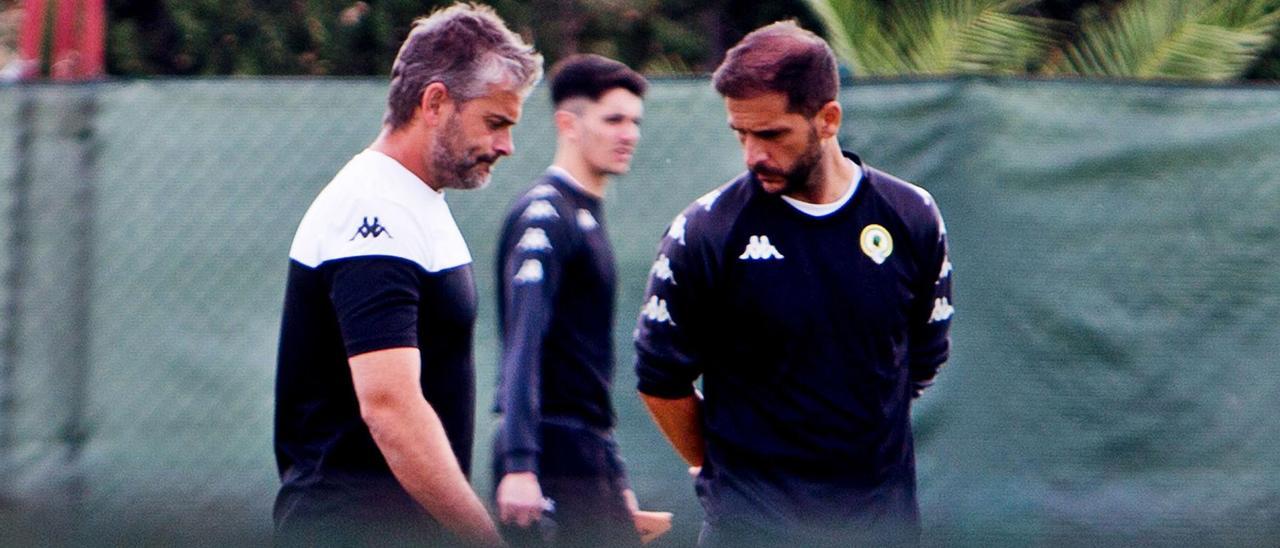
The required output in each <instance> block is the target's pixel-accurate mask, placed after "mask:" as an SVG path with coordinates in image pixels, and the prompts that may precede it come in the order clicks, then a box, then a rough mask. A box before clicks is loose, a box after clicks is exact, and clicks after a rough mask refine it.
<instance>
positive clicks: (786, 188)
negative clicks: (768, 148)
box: [751, 127, 822, 195]
mask: <svg viewBox="0 0 1280 548" xmlns="http://www.w3.org/2000/svg"><path fill="white" fill-rule="evenodd" d="M821 161H822V145H821V144H819V143H818V130H817V129H815V128H813V127H810V128H809V142H808V146H806V147H805V151H804V154H801V155H800V157H799V158H796V163H795V165H793V166H791V169H789V170H787V171H785V172H784V171H781V170H775V169H770V168H767V167H765V166H762V165H757V166H752V168H751V172H752V173H755V174H756V176H757V177H758V176H760V175H772V176H775V177H782V178H783V179H784V180H785V181H786V183H785V184H784V185H783V186H782V191H781V194H784V195H787V194H797V193H804V192H805V191H807V190H808V189H809V188H811V187H812V186H813V185H812V183H813V181H810V180H809V179H810V177H812V176H813V170H815V169H817V167H818V163H819V162H821Z"/></svg>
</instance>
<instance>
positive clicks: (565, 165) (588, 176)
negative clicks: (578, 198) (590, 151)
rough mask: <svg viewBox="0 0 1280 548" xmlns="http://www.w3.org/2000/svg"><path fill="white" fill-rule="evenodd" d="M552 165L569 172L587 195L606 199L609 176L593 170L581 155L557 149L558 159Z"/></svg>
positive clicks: (564, 149)
mask: <svg viewBox="0 0 1280 548" xmlns="http://www.w3.org/2000/svg"><path fill="white" fill-rule="evenodd" d="M551 165H554V166H556V167H558V168H560V169H563V170H565V171H568V172H569V175H572V176H573V179H574V180H576V181H578V183H579V184H581V185H582V189H583V190H586V191H587V194H590V195H592V196H595V197H596V198H604V191H605V188H607V187H608V186H609V176H608V175H606V174H604V173H600V172H599V171H596V170H594V169H591V168H590V167H589V166H588V164H587V162H586V160H583V159H582V155H581V154H574V153H571V152H569V151H568V150H566V147H560V148H558V149H556V157H555V160H553V161H552V162H551Z"/></svg>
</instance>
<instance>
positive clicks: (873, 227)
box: [858, 224, 893, 264]
mask: <svg viewBox="0 0 1280 548" xmlns="http://www.w3.org/2000/svg"><path fill="white" fill-rule="evenodd" d="M858 241H859V242H860V243H861V245H862V252H863V253H865V254H866V255H867V256H868V257H870V258H871V260H873V261H875V262H876V264H884V261H885V259H888V258H889V255H892V254H893V236H890V235H889V231H888V230H885V228H884V227H883V226H880V225H877V224H869V225H867V227H866V228H864V229H862V235H861V236H859V237H858Z"/></svg>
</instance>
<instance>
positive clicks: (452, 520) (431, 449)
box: [365, 400, 501, 546]
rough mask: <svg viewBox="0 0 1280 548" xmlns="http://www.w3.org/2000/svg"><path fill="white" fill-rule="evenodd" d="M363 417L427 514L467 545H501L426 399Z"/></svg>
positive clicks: (400, 477) (404, 484)
mask: <svg viewBox="0 0 1280 548" xmlns="http://www.w3.org/2000/svg"><path fill="white" fill-rule="evenodd" d="M397 407H398V408H397ZM365 421H366V422H367V423H368V425H369V431H370V433H371V434H372V435H373V439H374V441H375V442H376V443H377V444H378V449H379V450H381V451H382V454H383V456H384V457H385V458H386V459H387V464H388V466H390V467H391V472H392V473H393V474H395V477H396V479H397V480H399V482H400V484H401V485H402V486H403V487H404V488H405V490H406V491H408V492H409V494H410V495H412V496H413V498H414V499H415V500H417V501H418V503H419V504H421V505H422V506H423V508H426V510H427V512H428V513H430V514H431V515H432V516H433V517H435V518H436V520H437V521H439V522H440V523H441V524H443V525H444V526H445V527H446V528H448V529H449V530H450V531H452V532H453V533H454V534H455V535H457V536H458V537H460V538H461V539H463V540H464V541H465V542H467V543H469V544H475V545H480V546H497V545H500V544H501V540H500V539H499V537H498V532H497V530H496V528H495V527H494V525H493V521H492V520H491V519H490V518H489V514H488V512H487V511H486V510H485V508H484V505H483V504H481V502H480V499H479V498H478V497H476V495H475V492H474V491H472V489H471V485H470V484H469V483H468V482H467V479H466V476H464V475H463V474H462V468H461V467H460V466H459V465H458V461H457V459H456V458H455V457H454V455H453V450H452V449H451V448H450V446H449V439H448V437H446V436H445V432H444V427H443V426H442V425H441V423H440V418H439V417H438V416H437V415H436V413H435V411H434V410H433V409H432V408H431V406H430V405H429V404H428V403H427V402H426V401H425V400H419V401H409V402H405V403H401V404H398V405H391V406H388V407H387V408H385V409H382V410H380V411H376V412H373V413H371V414H369V415H368V416H367V417H366V419H365Z"/></svg>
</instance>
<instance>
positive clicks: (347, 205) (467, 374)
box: [275, 150, 476, 511]
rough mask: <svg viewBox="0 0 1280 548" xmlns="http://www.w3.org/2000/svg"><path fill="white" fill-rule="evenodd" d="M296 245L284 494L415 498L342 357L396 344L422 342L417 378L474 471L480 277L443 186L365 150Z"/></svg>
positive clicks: (285, 360)
mask: <svg viewBox="0 0 1280 548" xmlns="http://www.w3.org/2000/svg"><path fill="white" fill-rule="evenodd" d="M289 258H290V261H289V281H288V286H287V288H286V290H285V302H284V317H283V321H282V324H281V334H280V351H279V361H278V369H277V377H276V414H275V453H276V462H277V464H278V466H279V472H280V479H281V481H282V483H283V485H282V486H281V490H280V498H281V499H284V498H286V497H294V498H298V497H301V498H309V499H324V500H326V501H331V504H330V505H331V506H335V507H336V508H338V509H339V510H338V511H340V509H341V506H342V504H343V503H350V502H351V501H354V500H356V499H361V500H367V499H370V497H369V496H368V495H369V492H370V491H382V492H389V493H390V495H391V496H390V497H388V499H394V500H399V501H405V503H406V504H412V500H411V499H409V498H408V497H407V496H405V495H407V494H406V493H404V492H403V489H402V488H400V486H399V484H398V483H397V482H396V481H395V478H394V477H393V476H392V475H391V471H390V469H389V468H388V467H387V462H386V460H385V459H384V458H383V456H382V453H381V452H380V451H379V450H378V447H377V445H376V444H375V443H374V441H373V438H372V437H371V436H370V434H369V429H368V427H367V426H366V425H365V423H364V421H363V419H361V416H360V407H359V403H358V401H357V399H356V393H355V390H354V388H353V386H352V380H351V369H350V366H349V365H348V361H347V359H348V357H350V356H355V355H358V354H363V353H366V352H371V351H375V350H382V349H387V348H396V347H417V348H419V349H421V354H422V377H421V384H422V390H423V392H424V394H425V396H426V399H427V401H428V403H430V404H431V406H432V408H433V409H434V410H435V412H436V413H437V414H438V415H439V417H440V421H441V422H442V423H443V425H444V429H445V433H446V434H447V436H448V438H449V442H450V445H451V446H452V449H453V452H454V455H455V456H456V457H457V459H458V462H459V463H460V464H461V465H462V469H463V471H464V472H466V471H467V470H468V469H469V465H470V460H471V443H472V428H473V421H474V412H475V409H474V407H475V372H474V365H473V362H472V349H471V338H472V327H473V325H474V322H475V314H476V301H475V284H474V281H473V279H472V273H471V256H470V254H469V252H468V251H467V247H466V244H465V242H463V240H462V234H461V233H460V232H459V231H458V228H457V225H456V224H455V223H454V220H453V217H452V215H451V214H450V212H449V206H448V205H447V204H446V203H445V201H444V196H443V194H442V193H439V192H436V191H434V190H432V189H431V188H430V187H428V186H427V185H426V184H424V183H423V182H422V181H421V180H420V179H418V178H417V177H416V176H414V175H413V174H412V173H411V172H409V171H408V170H406V169H405V168H404V167H403V166H401V165H400V164H399V163H398V162H396V161H395V160H393V159H391V158H390V157H388V156H385V155H383V154H381V153H379V152H374V151H369V150H366V151H364V152H362V153H360V154H359V155H357V156H356V157H355V158H353V159H352V160H351V161H350V162H349V163H348V164H347V165H346V167H344V168H343V169H342V171H340V172H339V173H338V174H337V176H335V177H334V179H333V181H332V182H330V183H329V185H328V186H327V187H325V189H324V190H323V191H322V192H321V193H320V195H319V196H318V197H317V198H316V200H315V202H313V203H312V205H311V207H310V209H308V211H307V213H306V215H305V216H304V217H303V219H302V222H301V224H300V225H299V227H298V232H297V235H296V236H295V237H294V241H293V246H292V248H291V249H290V252H289ZM312 502H314V501H312ZM290 504H292V503H290ZM303 506H310V507H315V506H316V505H300V506H299V507H303ZM278 507H280V505H279V504H278Z"/></svg>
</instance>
